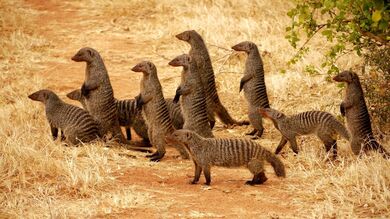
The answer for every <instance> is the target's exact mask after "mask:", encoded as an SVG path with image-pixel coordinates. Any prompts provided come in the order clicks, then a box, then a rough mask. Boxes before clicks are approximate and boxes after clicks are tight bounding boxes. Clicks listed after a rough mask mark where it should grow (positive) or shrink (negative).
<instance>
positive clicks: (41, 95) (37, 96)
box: [28, 90, 50, 103]
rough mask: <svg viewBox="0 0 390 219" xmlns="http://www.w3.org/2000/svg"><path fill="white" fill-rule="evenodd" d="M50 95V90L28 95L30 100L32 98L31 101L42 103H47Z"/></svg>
mask: <svg viewBox="0 0 390 219" xmlns="http://www.w3.org/2000/svg"><path fill="white" fill-rule="evenodd" d="M49 93H50V92H49V91H48V90H40V91H37V92H35V93H32V94H30V95H28V98H30V99H31V100H35V101H40V102H43V103H45V102H46V100H47V99H48V98H49Z"/></svg>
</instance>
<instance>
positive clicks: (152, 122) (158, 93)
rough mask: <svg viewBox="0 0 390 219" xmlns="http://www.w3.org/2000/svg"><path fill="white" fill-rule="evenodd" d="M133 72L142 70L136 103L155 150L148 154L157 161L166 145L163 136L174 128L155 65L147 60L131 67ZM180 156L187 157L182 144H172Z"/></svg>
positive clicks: (152, 159)
mask: <svg viewBox="0 0 390 219" xmlns="http://www.w3.org/2000/svg"><path fill="white" fill-rule="evenodd" d="M131 70H132V71H134V72H142V73H143V77H142V80H141V86H140V94H139V95H138V96H137V97H136V101H137V105H138V106H142V113H143V115H144V117H145V119H146V123H147V125H148V136H149V139H150V142H151V143H152V145H153V146H155V147H156V148H157V151H156V152H155V153H153V154H152V155H150V156H148V157H150V158H151V161H159V160H161V158H163V157H164V155H165V146H166V145H167V143H166V141H165V137H166V136H167V135H170V134H171V133H172V132H173V131H174V130H175V129H174V127H173V125H172V120H171V118H170V116H169V112H168V108H167V104H166V102H165V99H164V96H163V92H162V87H161V84H160V81H159V79H158V76H157V69H156V66H155V65H154V64H153V63H151V62H148V61H143V62H140V63H138V64H137V65H136V66H134V67H133V68H132V69H131ZM174 146H176V148H177V149H178V151H179V152H180V154H181V156H182V157H183V158H185V159H188V153H187V151H186V150H185V148H184V147H183V146H182V145H174Z"/></svg>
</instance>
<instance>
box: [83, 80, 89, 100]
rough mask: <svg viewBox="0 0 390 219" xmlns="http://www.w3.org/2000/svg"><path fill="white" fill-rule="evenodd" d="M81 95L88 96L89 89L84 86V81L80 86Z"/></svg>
mask: <svg viewBox="0 0 390 219" xmlns="http://www.w3.org/2000/svg"><path fill="white" fill-rule="evenodd" d="M81 95H83V96H84V97H88V95H89V90H88V89H87V88H86V87H85V83H84V84H83V85H82V86H81Z"/></svg>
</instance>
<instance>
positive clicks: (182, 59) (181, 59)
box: [168, 54, 191, 67]
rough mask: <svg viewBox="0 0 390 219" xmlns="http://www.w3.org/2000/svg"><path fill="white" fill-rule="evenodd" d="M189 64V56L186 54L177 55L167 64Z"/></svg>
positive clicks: (175, 65)
mask: <svg viewBox="0 0 390 219" xmlns="http://www.w3.org/2000/svg"><path fill="white" fill-rule="evenodd" d="M190 63H191V56H189V55H187V54H183V55H179V56H177V57H176V58H174V59H172V61H170V62H169V63H168V64H169V65H170V66H174V67H177V66H189V65H190Z"/></svg>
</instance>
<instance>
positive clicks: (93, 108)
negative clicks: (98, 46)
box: [72, 47, 126, 143]
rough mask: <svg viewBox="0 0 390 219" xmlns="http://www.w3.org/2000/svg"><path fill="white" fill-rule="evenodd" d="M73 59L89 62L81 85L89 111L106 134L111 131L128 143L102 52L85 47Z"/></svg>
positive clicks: (113, 134)
mask: <svg viewBox="0 0 390 219" xmlns="http://www.w3.org/2000/svg"><path fill="white" fill-rule="evenodd" d="M72 60H73V61H76V62H86V63H87V66H86V70H85V81H84V83H83V85H82V87H81V94H82V95H83V96H84V97H85V105H86V109H87V111H88V112H89V113H90V114H91V115H92V116H93V117H94V118H95V120H97V121H98V122H99V123H100V124H101V127H102V133H103V134H104V135H106V134H109V133H110V134H111V135H112V136H113V137H114V138H115V139H118V140H119V141H120V142H122V143H126V140H125V139H124V137H123V134H122V131H121V129H120V127H119V120H118V112H117V110H116V105H115V99H114V92H113V90H112V86H111V82H110V78H109V76H108V73H107V70H106V67H105V65H104V63H103V59H102V58H101V57H100V54H99V53H98V52H97V51H96V50H94V49H92V48H88V47H85V48H82V49H80V50H79V51H78V52H77V53H76V55H74V56H73V57H72Z"/></svg>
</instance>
